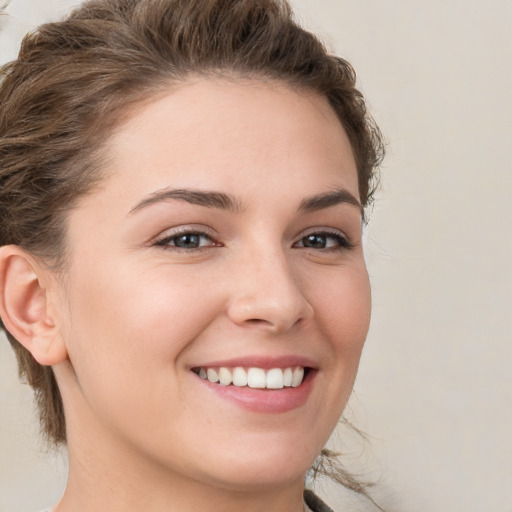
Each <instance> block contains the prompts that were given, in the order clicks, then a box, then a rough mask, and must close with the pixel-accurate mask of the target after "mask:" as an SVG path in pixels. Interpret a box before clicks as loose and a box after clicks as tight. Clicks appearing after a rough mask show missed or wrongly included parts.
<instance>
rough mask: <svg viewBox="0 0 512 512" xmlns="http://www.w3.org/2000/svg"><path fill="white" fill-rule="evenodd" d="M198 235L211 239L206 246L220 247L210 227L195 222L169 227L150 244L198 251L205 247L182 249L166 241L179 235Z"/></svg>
mask: <svg viewBox="0 0 512 512" xmlns="http://www.w3.org/2000/svg"><path fill="white" fill-rule="evenodd" d="M188 234H191V235H200V236H204V237H207V238H209V239H210V240H211V241H212V244H211V245H210V246H208V247H220V246H221V244H220V243H219V242H217V240H216V234H215V233H214V231H213V230H212V229H211V228H208V227H207V226H202V225H197V224H190V225H184V226H176V227H174V228H169V229H166V230H165V231H163V232H162V233H160V234H159V235H158V236H157V237H156V238H155V239H154V240H153V242H152V245H156V246H160V247H164V248H174V249H176V250H180V251H187V250H193V251H198V250H201V249H205V248H207V247H204V246H203V247H197V248H195V249H184V248H181V247H177V246H173V245H168V244H167V243H166V242H168V241H170V240H172V239H173V238H176V237H178V236H180V235H188Z"/></svg>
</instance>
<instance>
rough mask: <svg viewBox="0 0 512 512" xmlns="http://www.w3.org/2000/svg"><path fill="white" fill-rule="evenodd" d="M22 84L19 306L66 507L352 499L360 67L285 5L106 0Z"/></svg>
mask: <svg viewBox="0 0 512 512" xmlns="http://www.w3.org/2000/svg"><path fill="white" fill-rule="evenodd" d="M4 75H5V76H4V81H3V84H2V87H1V92H0V104H1V105H2V107H1V110H0V134H1V142H0V154H1V156H2V157H1V164H0V165H1V169H0V180H1V183H2V187H1V192H0V205H1V206H0V208H1V210H0V211H1V216H2V222H1V228H0V230H1V232H0V245H1V246H2V248H1V249H0V288H1V291H2V294H1V302H0V313H1V317H2V321H3V324H4V326H5V329H6V332H7V333H8V337H9V339H10V341H11V343H12V345H13V347H14V350H15V351H16V354H17V357H18V361H19V365H20V372H21V374H22V375H23V376H24V377H25V378H26V379H27V380H28V382H29V383H30V384H31V385H32V386H33V387H34V389H35V391H36V396H37V399H38V404H39V408H40V412H41V422H42V426H43V430H44V432H45V433H46V435H47V437H48V438H49V440H50V441H52V442H54V443H66V444H67V446H68V451H69V463H70V471H69V480H68V484H67V487H66V491H65V493H64V496H63V498H62V500H61V501H60V503H59V504H58V505H57V506H56V507H55V511H57V512H67V511H75V512H77V511H88V510H109V511H117V510H119V511H121V510H122V511H130V510H141V509H143V510H151V511H160V510H179V511H184V512H186V511H189V510H190V511H192V510H209V511H216V510H219V511H220V510H222V511H224V512H225V511H231V510H241V509H243V510H246V511H263V510H273V511H282V512H285V511H286V512H298V511H299V510H303V507H308V506H309V507H311V509H313V510H328V508H327V507H326V506H325V505H324V504H322V503H321V502H320V501H319V500H318V499H317V498H316V497H315V496H314V495H312V494H310V493H306V494H304V478H305V475H306V472H307V471H308V469H309V468H310V467H311V466H312V464H313V463H314V461H315V459H316V457H317V456H318V454H319V453H320V451H321V450H322V447H323V446H324V444H325V443H326V441H327V439H328V437H329V435H330V433H331V432H332V430H333V429H334V427H335V425H336V422H337V421H338V419H339V417H340V415H341V413H342V411H343V408H344V406H345V404H346V402H347V399H348V397H349V395H350V392H351V389H352V385H353V382H354V378H355V374H356V371H357V366H358V361H359V357H360V354H361V350H362V346H363V343H364V340H365V337H366V333H367V329H368V323H369V316H370V290H369V283H368V275H367V271H366V267H365V262H364V257H363V251H362V244H361V227H362V221H363V216H364V208H365V207H366V206H367V205H368V204H369V202H370V200H371V196H372V180H373V176H374V172H375V168H376V166H377V165H378V163H379V160H380V157H381V155H382V145H381V142H380V136H379V132H378V129H377V128H376V127H375V126H374V125H373V123H372V121H371V119H370V118H369V117H368V115H367V113H366V109H365V104H364V100H363V98H362V96H361V94H360V93H359V92H358V91H357V89H356V88H355V76H354V73H353V70H352V68H351V67H350V65H349V64H348V63H347V62H345V61H343V60H342V59H339V58H336V57H332V56H329V55H328V54H327V53H326V51H325V49H324V48H323V46H322V45H321V44H320V43H319V42H318V41H317V40H316V39H315V38H314V36H312V35H311V34H309V33H308V32H305V31H304V30H302V29H301V28H299V27H298V26H297V25H296V24H295V23H294V22H293V20H292V18H291V12H290V9H289V7H288V5H287V4H285V3H284V2H281V1H278V0H236V1H234V0H233V1H227V2H226V1H220V0H208V1H205V0H144V1H142V0H141V1H133V0H98V1H92V2H88V3H85V4H84V5H83V6H82V7H81V8H80V9H78V10H77V11H75V12H74V13H73V14H71V15H70V16H69V17H68V18H67V19H66V20H64V21H63V22H60V23H53V24H48V25H45V26H43V27H41V28H40V29H39V30H38V31H37V32H36V33H35V34H33V35H31V36H29V37H28V38H27V39H26V40H25V41H24V43H23V46H22V49H21V52H20V56H19V58H18V60H17V61H15V62H13V63H12V64H10V65H9V66H8V67H7V68H6V69H5V71H4ZM345 481H346V482H347V483H348V484H349V486H352V487H354V486H355V485H356V484H355V482H354V481H353V480H351V479H350V478H349V477H347V476H345ZM303 496H305V498H306V502H307V503H305V502H304V501H303V500H304V497H303Z"/></svg>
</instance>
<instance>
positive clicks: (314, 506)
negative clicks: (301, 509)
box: [304, 489, 334, 512]
mask: <svg viewBox="0 0 512 512" xmlns="http://www.w3.org/2000/svg"><path fill="white" fill-rule="evenodd" d="M304 501H305V502H306V505H307V506H308V507H309V508H310V509H311V512H334V511H333V510H332V508H330V507H328V506H327V505H326V504H325V503H324V502H323V501H322V500H321V499H320V498H319V497H318V496H317V495H316V494H315V493H314V492H313V491H311V490H309V489H306V490H305V491H304Z"/></svg>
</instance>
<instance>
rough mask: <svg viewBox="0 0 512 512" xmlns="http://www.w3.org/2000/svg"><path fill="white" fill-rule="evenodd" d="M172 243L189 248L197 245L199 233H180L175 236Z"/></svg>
mask: <svg viewBox="0 0 512 512" xmlns="http://www.w3.org/2000/svg"><path fill="white" fill-rule="evenodd" d="M174 243H175V245H176V247H184V248H188V249H190V248H191V247H199V235H193V234H187V235H180V236H178V237H176V239H175V241H174Z"/></svg>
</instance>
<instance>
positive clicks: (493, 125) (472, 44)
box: [0, 0, 512, 512]
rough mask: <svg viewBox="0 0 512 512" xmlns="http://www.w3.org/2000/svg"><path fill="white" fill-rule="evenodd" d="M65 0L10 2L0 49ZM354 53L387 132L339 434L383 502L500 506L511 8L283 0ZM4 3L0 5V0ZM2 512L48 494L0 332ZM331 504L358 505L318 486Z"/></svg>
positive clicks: (493, 0) (505, 475) (51, 475)
mask: <svg viewBox="0 0 512 512" xmlns="http://www.w3.org/2000/svg"><path fill="white" fill-rule="evenodd" d="M73 3H74V2H69V1H66V0H59V1H57V0H46V1H45V2H41V1H37V0H31V1H29V0H12V2H11V4H10V6H9V7H8V8H7V11H8V12H9V16H7V17H3V19H0V24H1V27H2V30H1V31H0V60H1V61H6V60H8V59H10V58H12V57H14V56H15V54H16V51H17V46H18V44H19V40H20V38H21V36H22V35H23V34H24V33H25V32H26V31H27V30H29V29H31V28H32V27H33V26H34V25H35V24H37V23H39V22H41V21H44V20H47V19H51V18H55V17H58V16H60V15H61V14H62V13H64V12H65V11H66V8H67V7H68V6H70V5H72V4H73ZM292 3H293V6H294V7H295V9H296V12H297V15H298V16H299V17H300V18H301V19H302V20H303V21H304V23H305V24H306V25H307V26H308V27H309V28H311V29H313V30H314V31H316V32H317V33H319V34H321V35H322V37H323V39H324V40H325V41H326V42H327V44H328V45H329V46H330V47H331V48H333V49H335V51H336V52H338V53H339V54H341V55H343V56H345V57H346V58H347V59H348V60H350V61H351V62H352V63H353V65H354V67H355V68H356V70H357V72H358V75H359V78H360V84H361V87H362V89H363V91H364V92H365V93H366V95H367V97H368V99H369V104H370V107H371V110H372V112H373V114H374V115H375V117H376V118H377V120H378V122H379V123H380V125H381V128H382V130H383V131H384V133H385V135H386V137H387V139H388V140H389V143H390V146H389V154H388V157H387V160H386V162H385V165H384V168H383V183H382V191H381V192H380V194H379V196H378V200H377V203H376V205H375V208H374V211H373V214H372V215H371V221H370V225H369V227H368V229H367V231H366V242H367V259H368V264H369V269H370V275H371V279H372V283H373V302H374V306H373V321H372V327H371V330H370V335H369V338H368V342H367V346H366V348H365V351H364V354H363V359H362V363H361V368H360V373H359V377H358V380H357V382H356V391H355V393H354V396H353V398H352V400H351V402H350V406H349V409H348V413H347V415H348V416H349V418H351V419H352V420H353V421H354V422H355V423H356V424H357V425H358V426H359V427H360V428H362V429H363V430H365V431H366V432H368V433H369V434H370V436H371V439H370V440H369V442H366V443H360V442H358V441H357V440H355V439H354V436H353V435H352V434H350V433H349V432H347V431H345V430H344V429H342V430H341V431H340V433H339V435H338V436H336V437H335V439H334V440H333V443H334V444H335V445H336V446H338V447H341V449H343V450H344V451H345V452H347V458H346V463H347V465H348V466H349V467H352V468H354V469H355V470H356V471H364V473H365V474H366V476H368V477H370V478H375V479H377V480H379V482H378V485H377V486H376V487H375V489H374V491H373V492H374V495H375V496H376V498H377V499H378V500H379V502H380V503H381V504H382V505H383V506H384V507H386V508H387V509H388V510H389V511H390V512H392V511H394V512H443V511H447V512H448V511H449V512H476V511H481V512H491V511H495V512H511V511H512V485H511V483H512V442H511V440H510V437H511V432H512V384H511V373H512V336H511V334H510V333H511V331H512V320H511V317H512V315H511V307H512V271H511V266H512V265H511V264H512V236H511V229H510V224H511V220H512V215H511V213H510V195H511V192H512V165H511V163H510V151H511V148H512V129H511V123H512V66H511V63H512V35H511V34H512V1H511V0H465V1H462V0H460V1H458V0H444V1H442V0H430V1H429V2H426V1H422V0H395V1H391V0H389V1H385V0H316V1H314V0H294V1H293V2H292ZM1 4H2V0H0V5H1ZM0 358H1V360H0V364H1V368H0V404H1V418H0V511H2V512H18V511H19V512H21V511H23V512H27V511H30V510H34V511H36V510H38V509H40V508H42V507H43V506H45V505H49V504H51V503H54V502H55V501H56V500H57V499H58V496H59V493H60V492H61V490H62V485H63V482H64V479H65V463H64V457H63V456H61V455H52V454H48V453H46V452H45V451H44V448H43V447H42V444H41V441H40V440H39V439H38V437H37V427H36V425H35V421H34V415H33V410H32V405H31V395H30V392H29V390H27V389H26V388H25V387H23V386H22V385H20V384H19V383H18V381H17V378H16V369H15V366H14V362H13V357H12V354H11V351H10V348H9V347H8V346H7V343H6V342H5V340H4V339H0ZM319 490H320V491H321V492H322V493H323V494H325V495H327V497H328V498H327V499H328V500H329V501H330V504H331V505H332V506H333V507H334V508H338V510H341V509H342V508H343V509H345V507H346V509H350V510H351V511H366V510H368V511H369V510H372V509H371V507H370V506H369V505H367V504H365V503H364V502H360V501H359V500H356V499H355V498H352V497H350V496H347V495H346V493H344V492H342V491H341V490H340V489H338V488H335V487H333V486H330V485H328V484H323V485H321V486H320V487H319Z"/></svg>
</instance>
